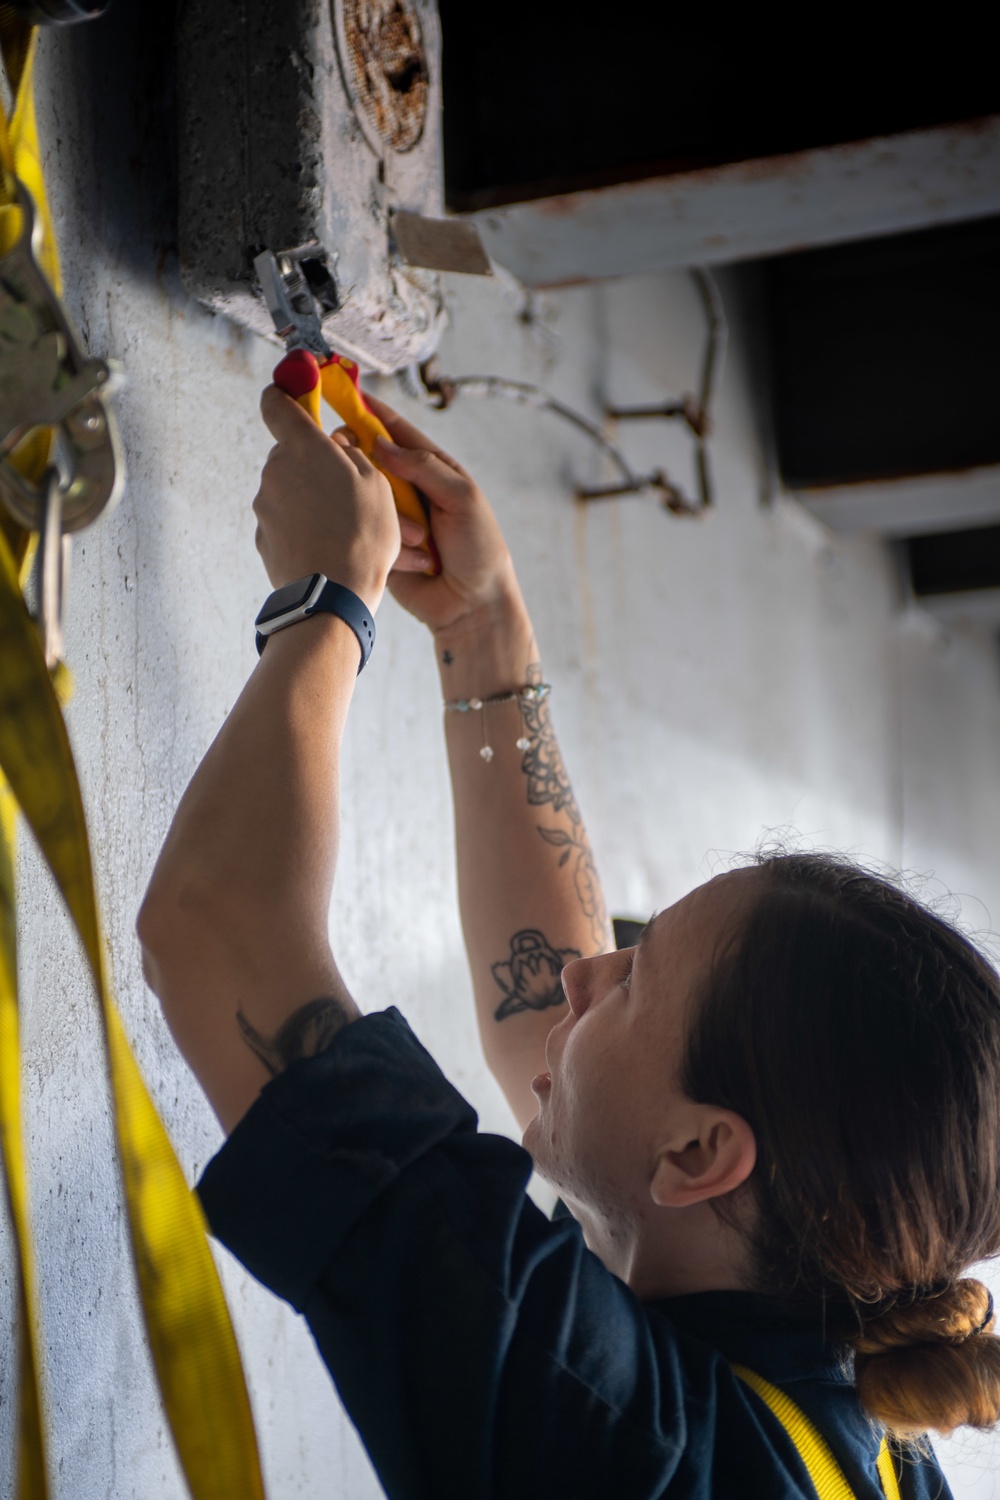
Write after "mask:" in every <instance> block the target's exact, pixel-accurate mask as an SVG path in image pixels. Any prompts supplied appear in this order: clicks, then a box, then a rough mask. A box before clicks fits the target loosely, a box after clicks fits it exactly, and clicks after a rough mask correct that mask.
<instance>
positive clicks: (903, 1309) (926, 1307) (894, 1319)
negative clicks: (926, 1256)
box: [852, 1276, 994, 1354]
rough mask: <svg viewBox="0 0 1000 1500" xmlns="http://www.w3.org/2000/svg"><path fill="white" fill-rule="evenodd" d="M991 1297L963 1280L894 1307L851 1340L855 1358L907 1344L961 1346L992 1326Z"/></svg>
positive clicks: (978, 1284) (979, 1285) (976, 1284)
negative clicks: (856, 1354) (856, 1353)
mask: <svg viewBox="0 0 1000 1500" xmlns="http://www.w3.org/2000/svg"><path fill="white" fill-rule="evenodd" d="M993 1322H994V1318H993V1297H992V1295H991V1293H990V1291H989V1288H988V1287H985V1286H984V1285H983V1283H982V1282H981V1281H976V1280H975V1279H974V1278H973V1277H971V1276H967V1277H965V1278H964V1279H963V1280H962V1281H951V1282H949V1283H948V1284H947V1286H945V1287H944V1288H943V1289H942V1290H936V1291H934V1292H932V1293H931V1294H930V1295H929V1296H924V1297H918V1298H917V1299H915V1300H914V1301H913V1302H907V1303H904V1304H903V1305H899V1304H897V1305H896V1306H895V1307H892V1308H890V1310H889V1311H888V1312H886V1313H882V1314H881V1316H880V1317H878V1318H874V1319H873V1320H872V1321H871V1322H870V1323H866V1324H865V1327H864V1331H863V1332H862V1333H861V1334H860V1336H859V1337H858V1338H856V1339H854V1340H852V1342H853V1345H854V1348H855V1349H856V1350H857V1352H858V1353H859V1354H885V1353H886V1352H887V1351H888V1350H890V1349H905V1348H907V1347H908V1346H909V1345H911V1344H963V1343H964V1342H965V1340H966V1339H968V1338H972V1337H973V1335H975V1334H979V1333H986V1332H988V1331H989V1329H990V1328H991V1327H992V1326H993Z"/></svg>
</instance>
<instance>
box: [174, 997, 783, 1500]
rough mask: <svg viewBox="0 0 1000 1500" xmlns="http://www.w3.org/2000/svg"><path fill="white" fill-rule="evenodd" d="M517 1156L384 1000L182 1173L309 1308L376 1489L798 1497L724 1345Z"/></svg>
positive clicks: (401, 1495)
mask: <svg viewBox="0 0 1000 1500" xmlns="http://www.w3.org/2000/svg"><path fill="white" fill-rule="evenodd" d="M530 1171H531V1159H530V1157H529V1156H528V1154H527V1153H526V1152H525V1151H523V1150H522V1149H521V1147H519V1146H517V1145H515V1144H514V1143H513V1142H511V1141H509V1140H506V1139H504V1138H502V1137H498V1136H490V1135H481V1134H478V1133H477V1131H476V1116H475V1113H474V1112H473V1110H472V1108H471V1107H470V1105H469V1104H468V1103H467V1102H466V1101H465V1100H464V1099H463V1098H462V1097H461V1095H460V1094H458V1093H457V1092H456V1090H455V1089H454V1088H452V1087H451V1085H450V1084H449V1083H448V1082H447V1080H446V1079H445V1078H444V1076H443V1075H442V1073H441V1071H440V1069H439V1068H438V1067H437V1064H436V1063H435V1062H434V1061H433V1059H432V1058H431V1057H430V1056H429V1054H428V1053H427V1052H426V1051H425V1050H424V1048H423V1047H421V1045H420V1043H419V1042H418V1041H417V1040H416V1038H415V1037H414V1035H413V1033H412V1032H411V1031H410V1029H409V1028H408V1027H407V1025H406V1023H405V1022H404V1021H403V1019H402V1017H401V1016H400V1015H399V1013H398V1012H397V1011H395V1010H389V1011H386V1012H382V1013H379V1014H374V1015H369V1016H366V1017H364V1018H362V1019H361V1020H359V1021H356V1022H354V1023H352V1024H351V1025H350V1026H347V1027H345V1028H344V1030H343V1031H342V1032H340V1033H339V1034H338V1036H337V1038H336V1039H335V1041H334V1043H333V1044H332V1045H331V1046H330V1048H328V1049H327V1050H326V1051H325V1052H323V1053H322V1054H320V1055H319V1056H317V1057H315V1058H310V1059H307V1060H304V1061H301V1062H297V1063H295V1064H293V1065H292V1066H291V1067H289V1068H288V1069H287V1070H286V1071H285V1072H284V1073H282V1074H281V1075H280V1076H279V1077H278V1078H276V1079H275V1080H274V1081H273V1082H272V1083H270V1084H269V1085H268V1086H267V1088H265V1089H264V1091H263V1092H262V1094H261V1096H260V1098H259V1099H258V1100H257V1101H256V1102H255V1104H254V1105H253V1107H252V1108H251V1109H250V1110H249V1111H248V1113H247V1114H246V1116H245V1117H244V1119H243V1120H242V1121H241V1122H240V1124H239V1125H238V1126H237V1128H236V1129H235V1130H234V1132H233V1134H232V1135H231V1136H230V1138H229V1140H228V1141H227V1142H226V1144H225V1145H224V1146H223V1147H222V1149H221V1151H220V1152H219V1154H218V1155H217V1156H216V1157H215V1158H214V1160H213V1161H212V1162H211V1163H210V1164H209V1166H208V1167H207V1169H206V1171H205V1174H204V1176H203V1178H202V1181H201V1183H200V1186H199V1191H200V1194H201V1198H202V1202H203V1204H204V1207H205V1210H206V1213H207V1216H208V1220H209V1223H210V1225H211V1228H212V1231H213V1233H214V1234H215V1235H216V1237H217V1238H218V1239H220V1240H221V1241H222V1243H223V1244H225V1245H226V1246H228V1248H229V1249H230V1250H231V1251H232V1252H233V1253H234V1254H235V1255H236V1256H237V1257H238V1258H239V1259H240V1260H241V1261H242V1262H243V1264H244V1265H245V1266H246V1267H247V1269H248V1270H249V1271H251V1272H252V1274H253V1275H254V1276H256V1277H257V1278H258V1279H259V1280H260V1281H262V1282H263V1283H264V1284H265V1285H266V1286H268V1287H270V1288H271V1289H272V1290H273V1291H274V1292H276V1293H277V1294H278V1295H279V1296H281V1297H283V1298H285V1299H286V1300H287V1301H289V1302H290V1303H291V1304H292V1305H293V1307H295V1308H296V1309H298V1311H300V1312H301V1313H302V1314H303V1315H304V1316H305V1318H306V1320H307V1321H308V1324H309V1326H310V1329H311V1331H312V1334H313V1337H314V1339H315V1341H316V1344H317V1346H318V1349H319V1352H320V1354H321V1356H322V1358H323V1360H324V1362H325V1363H326V1365H327V1367H328V1369H329V1371H330V1373H331V1375H332V1376H333V1379H334V1381H335V1382H336V1385H337V1388H338V1391H339V1393H340V1396H341V1399H342V1400H343V1402H344V1404H345V1406H346V1408H347V1410H348V1413H349V1415H350V1417H351V1419H352V1421H353V1422H354V1424H355V1426H356V1427H357V1429H358V1431H359V1433H360V1435H361V1437H362V1440H363V1442H364V1443H365V1446H366V1448H367V1449H368V1452H369V1454H370V1455H371V1458H372V1461H373V1463H374V1465H375V1468H376V1471H377V1472H378V1474H379V1477H380V1479H381V1481H382V1484H383V1486H384V1487H385V1489H386V1493H387V1494H388V1495H389V1496H390V1497H392V1500H445V1497H449V1496H456V1497H457V1496H461V1497H462V1500H480V1497H482V1500H485V1497H492V1500H514V1497H517V1500H535V1497H539V1500H541V1497H543V1496H545V1497H546V1500H551V1497H562V1496H566V1497H569V1496H572V1497H574V1500H587V1497H591V1496H593V1497H594V1500H597V1497H601V1500H607V1496H608V1495H610V1494H612V1493H613V1494H615V1495H616V1496H621V1497H628V1500H647V1497H648V1500H653V1497H656V1496H660V1495H662V1494H663V1493H664V1491H665V1490H667V1487H668V1485H669V1486H670V1490H669V1493H670V1495H673V1494H675V1493H677V1494H678V1495H681V1494H682V1495H683V1496H684V1497H685V1500H687V1497H689V1496H690V1497H698V1496H702V1495H704V1496H705V1497H708V1496H712V1497H713V1500H716V1497H720V1496H725V1495H728V1494H732V1495H733V1496H736V1495H742V1496H745V1495H746V1494H748V1493H761V1494H764V1493H766V1494H768V1495H769V1497H771V1500H781V1497H783V1496H786V1495H787V1496H788V1497H792V1496H798V1495H800V1494H801V1493H802V1490H801V1489H800V1488H799V1483H798V1481H799V1479H800V1477H801V1475H800V1474H799V1473H798V1471H797V1467H796V1463H795V1462H794V1456H793V1462H792V1465H791V1469H792V1471H793V1472H792V1473H789V1472H788V1470H786V1469H784V1466H783V1465H779V1468H780V1469H781V1470H782V1472H781V1473H778V1472H776V1469H775V1455H774V1453H773V1451H771V1452H770V1453H769V1454H768V1453H766V1452H765V1450H769V1449H770V1447H771V1445H770V1444H769V1443H768V1442H766V1441H765V1442H763V1443H762V1432H761V1430H760V1428H759V1426H758V1418H757V1416H756V1415H755V1412H754V1408H753V1406H752V1405H751V1404H750V1403H748V1402H747V1400H746V1397H745V1394H744V1393H743V1392H742V1390H741V1389H740V1388H739V1383H738V1382H737V1381H736V1379H735V1377H734V1376H732V1374H731V1372H730V1371H729V1367H728V1366H727V1365H726V1364H725V1361H722V1360H721V1359H720V1358H719V1357H718V1356H714V1355H713V1352H712V1351H710V1350H708V1349H706V1348H705V1347H704V1346H702V1345H700V1344H698V1341H689V1345H690V1346H689V1347H687V1348H686V1349H685V1347H684V1340H678V1338H677V1337H676V1336H675V1334H674V1333H673V1331H672V1329H671V1326H670V1324H669V1322H668V1321H667V1320H666V1319H665V1318H662V1317H658V1316H657V1315H656V1313H655V1312H650V1310H649V1309H645V1308H643V1307H642V1306H641V1304H639V1303H638V1302H637V1301H636V1299H635V1298H634V1297H633V1295H632V1293H631V1292H630V1291H629V1290H628V1288H627V1287H625V1286H624V1285H623V1283H622V1282H620V1281H619V1280H618V1279H617V1278H616V1277H614V1276H613V1275H611V1273H610V1272H608V1271H607V1270H606V1269H605V1267H604V1266H603V1265H602V1264H601V1262H600V1261H599V1260H598V1259H597V1258H596V1257H595V1256H593V1255H591V1254H590V1252H589V1251H588V1250H587V1249H586V1247H585V1245H584V1243H583V1239H582V1236H581V1234H580V1231H579V1227H578V1225H577V1224H576V1223H575V1221H574V1220H572V1219H561V1220H559V1221H557V1222H552V1221H550V1220H549V1219H547V1218H546V1217H545V1216H544V1215H543V1214H542V1213H541V1212H540V1211H539V1210H538V1209H537V1208H536V1207H535V1205H534V1204H533V1203H532V1201H531V1200H530V1198H528V1197H527V1195H526V1193H525V1187H526V1184H527V1180H528V1177H529V1175H530ZM720 1421H722V1422H723V1423H724V1426H725V1430H726V1431H727V1434H728V1436H729V1438H730V1439H731V1443H727V1444H726V1445H718V1444H716V1442H715V1432H716V1429H717V1426H718V1424H719V1422H720ZM735 1455H738V1462H737V1461H736V1458H735ZM758 1463H761V1464H762V1465H763V1466H762V1467H761V1469H760V1472H759V1474H755V1469H756V1468H757V1466H758ZM730 1469H732V1473H731V1474H730V1473H729V1470H730ZM755 1483H757V1484H759V1485H760V1486H762V1487H761V1488H759V1489H754V1487H753V1486H754V1484H755ZM747 1485H749V1486H750V1488H747ZM675 1486H677V1488H675ZM706 1486H707V1487H706Z"/></svg>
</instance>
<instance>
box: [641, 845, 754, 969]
mask: <svg viewBox="0 0 1000 1500" xmlns="http://www.w3.org/2000/svg"><path fill="white" fill-rule="evenodd" d="M759 875H760V872H759V870H757V868H756V867H755V866H753V865H751V866H749V867H748V868H746V869H741V870H727V871H726V872H725V874H722V875H716V876H714V877H713V879H711V880H707V881H705V883H704V885H699V886H695V888H694V890H693V891H688V893H687V895H686V896H682V897H681V898H680V900H679V901H675V902H674V904H673V905H672V906H668V907H665V908H664V910H663V911H661V912H658V913H657V914H656V915H655V916H654V917H653V918H652V919H651V920H650V922H649V925H648V927H647V929H646V934H645V941H644V943H643V945H642V946H643V950H644V952H646V953H647V954H648V957H649V958H650V959H651V960H652V962H653V963H656V962H657V960H666V959H668V958H669V960H670V963H671V967H672V968H673V967H676V965H677V964H678V962H684V963H685V967H686V966H687V963H688V961H689V962H690V964H691V965H693V966H695V967H698V966H699V965H700V963H702V962H705V961H707V960H708V958H709V957H710V956H711V954H712V951H713V950H714V949H715V947H716V945H717V944H718V942H719V940H720V939H721V938H723V937H724V936H725V935H726V934H727V933H728V932H729V931H731V929H732V925H733V923H734V922H736V921H738V920H739V918H740V917H741V915H742V914H743V912H744V911H745V910H746V909H747V907H748V906H749V904H750V901H751V899H752V896H753V889H754V885H755V883H756V879H758V878H759Z"/></svg>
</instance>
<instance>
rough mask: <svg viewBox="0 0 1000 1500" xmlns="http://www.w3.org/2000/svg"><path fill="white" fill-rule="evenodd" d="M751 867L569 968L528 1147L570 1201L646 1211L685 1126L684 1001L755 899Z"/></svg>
mask: <svg viewBox="0 0 1000 1500" xmlns="http://www.w3.org/2000/svg"><path fill="white" fill-rule="evenodd" d="M754 874H755V872H754V871H753V870H737V871H734V872H732V873H730V874H726V875H720V876H718V877H717V878H716V879H714V880H711V881H709V882H708V883H707V884H706V885H703V886H699V887H698V888H697V889H696V890H694V891H692V892H691V893H690V895H687V896H685V897H684V898H683V899H682V900H681V901H678V902H677V903H676V904H675V905H674V906H671V907H668V908H667V909H666V910H665V911H662V912H660V913H659V915H658V916H656V917H654V918H653V920H652V921H651V922H650V923H649V925H648V927H647V928H646V930H645V932H644V933H643V936H642V940H641V942H640V944H639V946H638V947H636V948H625V949H623V950H622V951H621V952H618V953H606V954H602V955H599V956H598V957H597V958H585V959H576V960H574V961H573V962H572V963H569V964H567V965H566V967H565V968H564V969H563V971H562V983H563V988H564V990H565V992H566V998H567V1000H568V1001H569V1011H568V1013H567V1014H566V1015H565V1017H564V1018H563V1020H561V1021H560V1022H559V1023H558V1025H556V1026H554V1027H553V1029H552V1031H551V1032H550V1034H549V1038H548V1041H547V1043H546V1049H545V1053H546V1061H547V1063H548V1069H549V1071H548V1072H547V1073H544V1074H542V1075H540V1077H538V1078H536V1079H535V1081H534V1083H533V1084H532V1088H533V1090H534V1092H535V1094H536V1096H537V1098H538V1113H537V1115H536V1116H535V1118H534V1119H533V1120H531V1121H530V1123H529V1124H528V1127H527V1129H526V1131H525V1133H524V1144H525V1146H526V1147H527V1149H528V1150H529V1151H530V1152H531V1154H532V1156H533V1157H534V1159H535V1165H536V1167H537V1169H538V1171H539V1173H540V1174H541V1175H542V1176H543V1177H545V1178H546V1179H547V1180H548V1181H549V1182H551V1183H552V1185H553V1186H554V1187H555V1188H556V1189H557V1190H558V1191H559V1193H560V1194H561V1195H562V1197H563V1198H564V1199H565V1200H566V1201H567V1203H569V1204H571V1205H572V1204H580V1205H585V1206H588V1207H590V1208H591V1209H593V1210H596V1211H597V1212H599V1213H602V1214H603V1215H605V1216H606V1217H610V1218H612V1219H613V1218H614V1217H616V1216H619V1217H620V1216H624V1217H625V1218H631V1217H632V1215H633V1213H634V1212H636V1211H642V1210H644V1209H646V1208H648V1206H649V1192H650V1182H651V1179H652V1175H653V1171H654V1168H655V1164H656V1160H657V1156H658V1154H659V1151H660V1149H661V1147H662V1145H663V1142H664V1141H665V1140H666V1139H668V1138H671V1137H674V1138H675V1137H676V1135H677V1133H678V1131H680V1132H682V1133H683V1130H684V1111H685V1106H686V1105H688V1104H689V1102H690V1101H688V1100H686V1098H685V1096H684V1094H683V1093H682V1092H681V1090H680V1088H679V1086H678V1082H677V1075H678V1071H679V1068H680V1066H681V1063H682V1061H683V1056H684V1047H685V1040H686V1035H687V1019H686V1018H687V1015H688V1006H689V1002H690V1001H691V998H692V996H694V995H696V993H697V989H698V986H699V984H700V982H701V981H702V980H703V979H704V978H705V976H706V975H707V973H708V972H709V969H710V966H711V964H712V963H713V961H714V959H715V957H716V955H717V953H718V951H719V949H720V946H721V945H722V944H723V943H724V942H725V941H726V940H727V939H728V938H729V937H730V935H731V934H732V932H733V931H734V921H735V920H736V919H738V918H739V916H740V915H741V913H742V912H743V910H745V908H746V906H747V904H748V902H749V900H750V898H751V895H752V885H751V881H752V879H753V876H754Z"/></svg>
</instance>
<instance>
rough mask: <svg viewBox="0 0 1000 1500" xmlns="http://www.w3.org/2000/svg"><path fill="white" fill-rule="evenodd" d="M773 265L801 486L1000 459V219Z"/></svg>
mask: <svg viewBox="0 0 1000 1500" xmlns="http://www.w3.org/2000/svg"><path fill="white" fill-rule="evenodd" d="M763 267H764V285H765V292H766V305H767V318H768V324H769V335H770V363H771V382H772V400H773V416H774V427H775V439H776V446H777V456H778V465H779V469H780V471H781V475H782V478H783V480H784V481H785V483H786V484H787V485H788V486H789V487H791V488H793V489H797V488H809V487H813V486H822V485H834V484H847V483H852V482H855V481H859V480H871V479H885V478H893V477H897V476H900V475H910V474H925V473H941V472H947V471H950V470H960V469H966V468H971V467H974V466H978V465H984V464H995V463H998V462H1000V420H998V417H997V410H998V395H1000V389H998V387H1000V382H998V378H997V350H998V348H1000V219H995V218H994V219H982V220H979V221H972V222H970V223H961V224H953V225H948V226H945V227H942V228H934V229H927V230H921V231H918V232H913V233H910V234H900V235H892V236H891V237H888V238H884V239H874V240H861V241H857V242H855V243H853V244H847V245H834V246H830V247H827V248H824V249H821V250H810V251H805V252H802V253H800V254H797V255H782V256H777V257H775V258H774V259H772V260H769V261H767V262H764V263H763Z"/></svg>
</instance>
